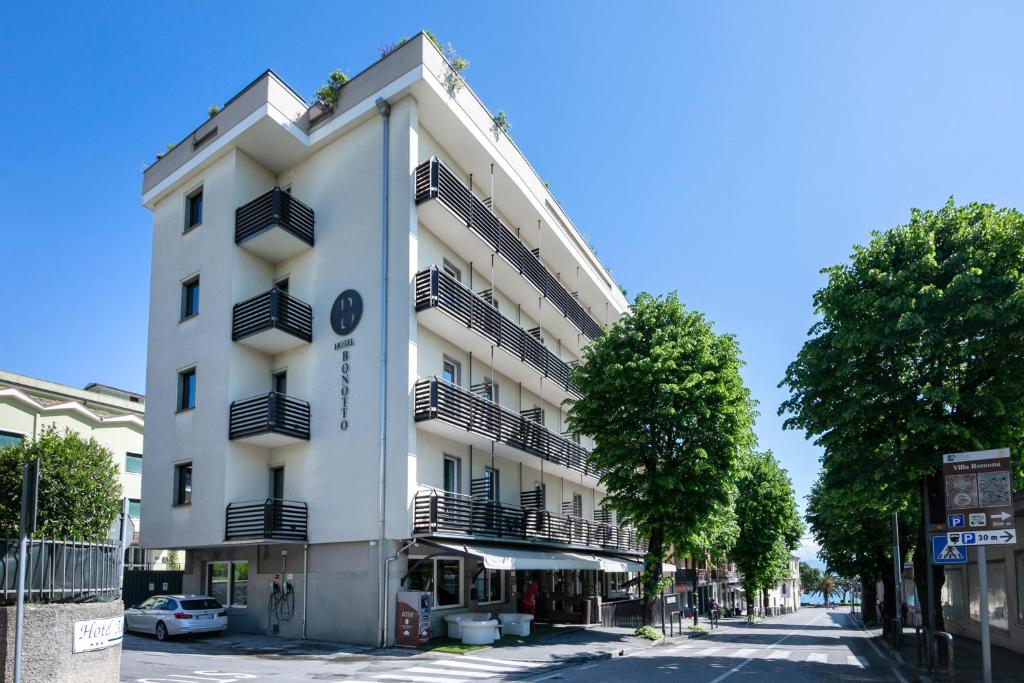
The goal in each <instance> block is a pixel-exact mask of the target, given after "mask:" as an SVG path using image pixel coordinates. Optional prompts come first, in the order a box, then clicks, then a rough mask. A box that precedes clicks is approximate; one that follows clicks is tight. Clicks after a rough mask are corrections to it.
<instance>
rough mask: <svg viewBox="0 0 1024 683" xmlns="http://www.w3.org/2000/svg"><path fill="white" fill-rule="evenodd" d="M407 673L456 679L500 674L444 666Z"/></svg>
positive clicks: (429, 667)
mask: <svg viewBox="0 0 1024 683" xmlns="http://www.w3.org/2000/svg"><path fill="white" fill-rule="evenodd" d="M406 671H408V672H410V673H414V674H441V675H442V676H453V677H455V678H459V677H462V678H494V677H495V676H497V675H498V674H496V673H495V672H493V671H488V672H486V673H485V672H483V671H463V670H459V669H446V668H444V665H431V666H413V667H409V668H408V669H406Z"/></svg>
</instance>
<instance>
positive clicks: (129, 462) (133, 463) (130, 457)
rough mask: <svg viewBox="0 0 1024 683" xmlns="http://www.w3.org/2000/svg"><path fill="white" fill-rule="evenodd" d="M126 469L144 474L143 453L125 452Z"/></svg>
mask: <svg viewBox="0 0 1024 683" xmlns="http://www.w3.org/2000/svg"><path fill="white" fill-rule="evenodd" d="M124 471H125V472H130V473H131V474H142V453H125V454H124Z"/></svg>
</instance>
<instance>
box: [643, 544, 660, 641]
mask: <svg viewBox="0 0 1024 683" xmlns="http://www.w3.org/2000/svg"><path fill="white" fill-rule="evenodd" d="M664 544H665V532H664V531H663V530H662V528H661V526H660V525H659V526H655V527H653V528H652V529H651V538H650V539H649V540H648V543H647V556H646V558H645V561H644V563H645V565H646V566H645V567H644V570H645V571H644V578H645V580H644V586H643V595H642V596H641V597H642V599H643V603H642V604H643V608H644V623H645V624H647V625H648V626H654V609H655V607H656V606H657V604H658V600H657V595H656V594H657V591H658V584H659V583H660V582H661V554H662V549H663V546H664Z"/></svg>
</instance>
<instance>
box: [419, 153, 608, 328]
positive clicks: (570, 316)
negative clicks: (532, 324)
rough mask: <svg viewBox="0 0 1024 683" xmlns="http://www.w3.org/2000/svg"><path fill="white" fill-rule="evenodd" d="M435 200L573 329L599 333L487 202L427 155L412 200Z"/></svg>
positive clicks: (457, 238)
mask: <svg viewBox="0 0 1024 683" xmlns="http://www.w3.org/2000/svg"><path fill="white" fill-rule="evenodd" d="M435 201H436V202H437V203H440V204H441V205H443V206H444V207H445V209H446V210H447V212H448V213H449V214H450V215H451V216H453V217H454V218H455V220H456V221H457V222H458V223H460V224H461V226H465V227H468V228H469V229H470V230H472V231H473V232H474V233H476V235H477V236H478V237H479V238H480V239H481V240H483V242H485V243H486V245H487V247H488V248H489V250H490V251H491V252H492V253H493V252H497V253H498V254H500V255H501V256H502V257H503V259H500V260H503V261H504V262H505V263H506V264H508V266H509V267H510V268H511V271H512V272H515V273H517V274H518V275H519V276H521V277H522V278H523V279H525V280H526V281H528V282H529V283H530V284H531V285H533V287H534V288H536V290H537V291H539V292H540V293H541V295H542V296H543V297H544V299H545V300H547V301H548V302H550V304H551V305H552V306H553V307H554V309H555V311H556V312H557V314H559V315H560V316H561V317H564V318H565V319H566V320H567V321H569V322H570V323H571V324H572V326H573V327H574V329H576V330H578V331H579V332H582V333H583V334H585V335H586V336H588V337H590V338H591V339H597V338H598V337H600V336H601V334H602V329H601V326H600V325H599V324H598V323H597V322H596V321H595V320H594V319H593V318H592V317H591V316H590V314H589V313H587V311H586V310H585V309H584V308H583V306H581V305H580V303H579V302H578V301H577V300H576V298H575V297H574V296H573V295H572V294H570V293H569V292H568V291H566V289H565V287H564V286H563V285H562V283H561V282H559V281H558V278H556V277H555V276H554V275H552V274H551V272H550V271H548V269H547V268H545V267H544V264H543V263H541V261H540V258H539V257H538V256H537V255H536V254H534V253H533V252H532V251H530V249H529V248H528V247H527V246H526V245H525V244H523V243H522V242H521V241H520V240H519V238H518V237H516V234H515V232H514V231H513V230H510V229H509V228H508V227H506V226H505V225H504V224H503V223H502V222H501V221H500V220H498V217H497V216H495V215H494V213H493V212H492V211H491V210H490V209H489V208H488V207H487V205H486V204H484V203H483V202H482V201H481V200H480V199H478V198H477V197H476V195H475V194H473V192H472V191H471V190H470V189H469V188H468V187H466V186H465V185H463V184H462V181H460V180H459V179H458V177H457V176H456V175H455V174H454V173H452V172H451V171H450V170H449V169H448V167H446V166H445V165H444V164H443V163H441V162H440V161H438V160H437V159H431V160H430V161H425V162H423V163H422V164H420V165H419V166H418V167H417V168H416V204H417V205H428V206H429V205H430V203H432V202H435ZM450 237H451V241H458V240H462V239H464V238H462V236H461V235H452V236H450ZM461 243H462V244H464V242H461ZM498 276H501V273H498ZM505 282H506V283H507V282H508V280H507V279H506V280H505ZM505 286H510V285H508V284H506V285H505ZM503 288H504V287H503ZM544 322H545V323H547V322H548V321H546V320H545V321H544Z"/></svg>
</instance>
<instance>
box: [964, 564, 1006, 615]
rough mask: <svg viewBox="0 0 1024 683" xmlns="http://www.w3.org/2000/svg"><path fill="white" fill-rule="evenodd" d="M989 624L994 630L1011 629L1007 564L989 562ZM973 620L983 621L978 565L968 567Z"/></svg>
mask: <svg viewBox="0 0 1024 683" xmlns="http://www.w3.org/2000/svg"><path fill="white" fill-rule="evenodd" d="M986 574H987V576H988V619H989V621H988V623H989V626H990V627H992V628H1001V629H1009V627H1010V622H1009V619H1008V616H1009V615H1008V614H1007V610H1006V564H1005V563H1004V562H1002V561H999V562H989V563H988V571H987V572H986ZM967 583H968V588H969V597H970V606H971V619H974V620H975V621H980V620H981V600H980V595H979V591H978V585H979V584H978V565H977V564H972V565H969V566H968V567H967Z"/></svg>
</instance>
